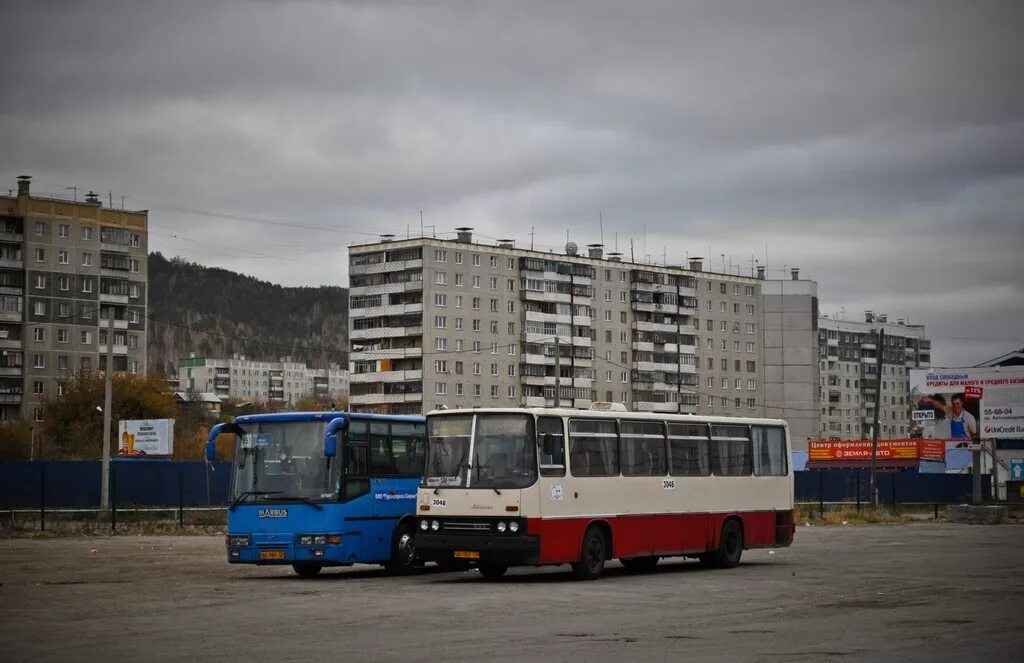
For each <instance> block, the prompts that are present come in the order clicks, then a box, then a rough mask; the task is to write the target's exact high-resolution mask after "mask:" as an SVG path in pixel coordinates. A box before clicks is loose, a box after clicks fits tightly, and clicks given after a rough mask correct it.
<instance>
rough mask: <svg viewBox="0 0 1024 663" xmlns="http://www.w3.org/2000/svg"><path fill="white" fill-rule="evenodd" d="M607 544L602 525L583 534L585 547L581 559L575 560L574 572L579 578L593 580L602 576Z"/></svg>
mask: <svg viewBox="0 0 1024 663" xmlns="http://www.w3.org/2000/svg"><path fill="white" fill-rule="evenodd" d="M606 551H607V545H606V542H605V536H604V532H603V531H602V530H601V528H600V527H591V528H590V529H588V530H587V533H586V534H584V535H583V548H582V550H581V551H580V561H578V562H573V565H572V574H573V575H574V576H576V579H577V580H593V579H594V578H598V577H600V575H601V573H602V572H603V571H604V563H605V560H606V559H607V555H606Z"/></svg>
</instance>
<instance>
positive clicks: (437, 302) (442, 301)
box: [434, 294, 448, 306]
mask: <svg viewBox="0 0 1024 663" xmlns="http://www.w3.org/2000/svg"><path fill="white" fill-rule="evenodd" d="M434 306H448V295H444V294H437V295H434Z"/></svg>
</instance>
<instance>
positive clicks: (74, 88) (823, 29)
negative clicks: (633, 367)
mask: <svg viewBox="0 0 1024 663" xmlns="http://www.w3.org/2000/svg"><path fill="white" fill-rule="evenodd" d="M5 9H6V14H5V19H6V20H5V23H6V26H7V27H8V30H7V32H6V34H7V37H6V40H5V42H4V43H3V45H2V46H0V49H2V51H3V54H4V58H3V64H2V65H0V85H3V86H4V89H5V90H14V91H16V93H14V94H7V95H5V96H4V98H3V99H2V100H0V153H2V154H4V156H5V159H4V160H3V163H2V164H0V186H2V182H8V184H7V186H13V181H14V177H15V176H16V175H18V174H21V173H22V172H28V173H30V174H33V175H36V176H37V182H36V188H37V190H51V191H54V192H57V193H62V192H63V187H64V186H68V185H78V186H80V187H86V188H88V187H91V188H94V189H96V190H100V191H106V190H108V189H114V190H115V195H119V194H121V193H124V194H127V195H128V196H129V202H130V203H132V204H136V205H138V206H142V207H150V208H152V209H153V215H152V217H151V218H152V223H153V226H154V235H153V238H152V245H153V247H154V248H156V249H160V250H162V251H165V252H168V253H181V254H182V255H184V256H186V257H189V256H191V257H194V258H196V259H198V260H201V261H203V262H209V263H211V264H220V265H223V266H226V267H229V268H234V269H239V270H241V271H246V272H248V273H255V274H258V275H260V276H261V277H262V278H267V279H271V280H277V281H281V282H285V283H290V284H299V283H322V282H332V281H333V282H337V281H339V280H343V279H344V273H345V257H344V247H345V246H346V245H347V244H348V243H350V242H353V241H365V240H366V239H367V238H369V237H371V236H372V235H373V234H374V233H377V232H381V231H384V230H388V231H391V232H395V233H396V234H399V235H401V234H404V232H405V229H406V228H407V227H411V228H412V229H413V230H414V231H415V230H416V229H417V227H418V225H419V211H420V210H423V211H424V214H425V219H426V223H427V224H428V225H433V226H436V229H437V231H440V232H445V231H449V230H450V229H451V228H453V227H455V226H457V225H463V224H468V225H473V226H475V227H477V229H478V232H479V234H480V235H481V236H488V237H499V236H508V235H512V236H515V237H516V238H517V239H518V240H519V241H520V245H522V244H523V243H524V242H527V241H529V239H528V237H527V232H528V230H529V228H530V227H533V228H535V229H536V233H537V234H536V237H535V241H536V243H537V246H543V247H545V248H547V247H559V246H561V245H562V244H564V241H565V231H566V229H569V231H570V234H571V236H572V237H573V238H574V239H576V240H577V241H583V242H588V241H596V239H597V237H598V233H599V229H598V223H597V219H598V215H599V214H600V213H603V215H604V218H605V242H606V244H609V245H610V244H612V243H613V241H614V239H613V238H614V236H615V233H616V232H618V234H619V244H620V247H619V248H620V249H622V250H625V249H627V247H628V240H629V237H630V236H632V237H633V238H634V239H636V240H637V243H639V241H640V239H641V238H640V236H641V234H642V233H643V229H644V228H645V227H646V236H647V245H648V250H647V251H646V252H644V253H651V254H655V255H653V256H652V257H653V259H660V258H661V256H659V255H657V254H659V253H661V250H662V247H665V250H666V254H667V255H668V257H669V260H675V261H678V260H681V259H682V257H683V256H685V254H686V253H687V252H689V253H690V254H691V255H692V254H694V253H708V252H709V249H708V247H709V245H710V247H711V248H710V252H711V253H712V254H713V255H712V257H713V258H714V259H715V260H716V261H718V260H720V258H719V254H722V253H724V254H726V255H727V264H728V259H729V256H731V257H732V259H733V261H734V264H738V265H741V269H745V270H748V271H749V269H750V262H749V261H750V260H751V256H755V257H758V258H762V257H763V256H762V254H763V253H764V247H765V243H766V242H767V244H768V245H769V251H770V255H769V265H770V266H771V267H772V268H773V269H775V270H778V271H775V272H773V273H774V274H776V275H781V273H782V272H781V269H782V267H783V266H786V265H793V264H799V265H800V266H801V267H802V268H803V269H804V274H805V275H807V276H809V277H812V278H816V279H818V280H819V282H820V284H821V288H820V290H821V294H822V301H823V306H826V307H831V308H832V309H833V310H838V307H840V306H842V305H844V304H845V305H847V306H848V310H852V309H853V308H874V309H876V310H877V309H883V308H889V309H892V310H893V312H894V313H896V312H900V313H905V314H907V315H911V316H912V317H913V319H915V320H916V321H920V322H924V323H926V324H928V325H929V328H930V330H932V332H933V333H934V335H935V336H936V337H937V344H936V347H937V351H936V356H937V358H941V357H943V356H948V357H950V358H954V359H957V360H960V359H963V360H964V361H966V360H967V359H966V358H968V357H973V358H974V359H975V360H981V359H984V358H985V357H983V356H981V357H979V356H976V355H977V353H979V352H981V351H982V349H985V350H986V351H987V349H989V348H990V347H992V344H993V343H995V342H996V341H999V342H1002V341H1003V340H1007V339H1012V338H1014V337H1015V336H1016V337H1018V338H1019V331H1018V330H1019V329H1020V327H1021V324H1022V323H1024V318H1022V315H1024V314H1022V313H1021V307H1020V306H1019V302H1020V293H1021V287H1022V286H1021V285H1020V284H1022V283H1024V269H1022V267H1021V266H1020V265H1021V261H1020V259H1019V256H1018V253H1019V251H1020V249H1021V248H1022V247H1024V212H1022V210H1024V205H1022V202H1024V200H1022V198H1024V194H1022V190H1024V156H1022V155H1024V85H1022V82H1024V57H1022V52H1021V51H1022V47H1021V46H1020V32H1021V27H1022V26H1024V5H1021V3H1018V2H1013V1H1009V0H1008V1H1006V2H972V3H962V2H926V3H924V2H923V3H898V4H894V3H821V2H781V3H764V2H752V3H720V2H692V3H678V2H647V3H641V4H640V5H635V4H634V5H628V6H627V5H624V4H622V3H613V2H606V3H586V4H583V3H567V2H555V3H551V2H537V3H529V2H516V3H497V2H494V3H465V2H439V3H431V4H429V5H426V4H424V3H416V2H405V3H375V2H348V3H346V2H243V1H241V0H236V1H228V0H226V1H223V2H185V3H178V2H176V3H131V2H85V3H59V2H37V3H30V2H22V3H16V4H13V5H12V6H10V7H7V8H5ZM182 208H190V209H196V210H212V211H217V212H219V213H222V214H224V215H226V216H219V217H215V216H208V215H197V214H188V213H184V212H183V211H182ZM231 217H235V218H231ZM253 218H262V219H277V220H285V221H289V220H290V221H295V222H301V223H302V224H304V225H307V226H322V227H324V228H326V230H324V231H313V230H308V229H305V230H301V231H299V230H296V231H295V232H287V233H284V231H283V228H282V227H281V226H275V225H269V224H255V223H252V222H249V221H246V220H245V219H253ZM283 234H284V235H286V236H287V237H286V239H287V241H285V240H284V239H282V235H283ZM653 247H658V248H657V249H655V248H653ZM303 252H309V253H308V255H307V256H306V258H305V259H303V258H302V257H301V254H302V253H303ZM314 252H315V253H314ZM297 254H298V255H297ZM637 254H638V255H640V251H637ZM275 255H280V256H281V257H280V258H279V259H275V258H274V257H273V256H275ZM268 256H269V257H268ZM958 301H968V302H970V315H963V314H960V313H959V312H958V311H963V310H965V307H964V306H957V305H956V304H953V302H958ZM872 302H874V303H872ZM945 302H951V303H950V304H949V305H944V303H945ZM979 321H982V322H980V323H979ZM942 336H946V337H948V340H947V341H943V340H941V338H939V337H942ZM958 339H959V340H958ZM962 339H978V340H977V341H976V342H975V341H964V340H962ZM990 341H991V342H992V343H990ZM1018 345H1024V342H1020V343H1018ZM1006 349H1009V348H1006Z"/></svg>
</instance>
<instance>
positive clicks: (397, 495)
mask: <svg viewBox="0 0 1024 663" xmlns="http://www.w3.org/2000/svg"><path fill="white" fill-rule="evenodd" d="M418 485H419V479H411V478H374V479H372V480H371V482H370V491H369V493H367V494H364V495H361V496H359V497H357V498H354V499H352V500H350V501H348V502H343V503H337V502H318V505H319V506H320V507H321V509H319V510H318V509H317V508H316V507H314V506H312V505H310V504H305V503H302V502H284V503H273V502H260V503H259V504H253V503H243V504H239V505H238V506H237V507H235V510H234V511H229V512H228V536H227V557H228V562H230V563H233V564H294V563H296V562H320V563H323V564H324V565H325V566H332V565H333V566H337V565H343V564H356V563H382V562H385V561H387V560H388V559H390V558H391V553H392V542H393V537H394V529H395V526H396V525H397V524H398V522H399V520H400V519H401V518H402V517H403V516H406V515H411V514H412V513H413V511H414V509H415V503H416V502H415V500H416V488H417V486H418Z"/></svg>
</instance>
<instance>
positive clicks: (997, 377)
mask: <svg viewBox="0 0 1024 663" xmlns="http://www.w3.org/2000/svg"><path fill="white" fill-rule="evenodd" d="M910 402H911V405H912V407H913V409H914V411H915V412H922V411H931V412H932V415H931V417H932V418H930V419H917V417H915V419H917V420H916V421H915V422H914V424H913V427H914V430H916V431H920V432H921V435H922V437H925V438H932V439H937V440H948V441H950V442H956V443H957V444H956V446H964V445H966V441H967V440H970V439H971V438H972V437H974V436H975V435H977V436H979V437H981V439H983V440H1007V439H1020V438H1024V366H1000V367H982V368H933V369H915V370H911V371H910Z"/></svg>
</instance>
